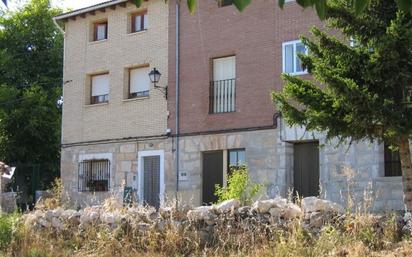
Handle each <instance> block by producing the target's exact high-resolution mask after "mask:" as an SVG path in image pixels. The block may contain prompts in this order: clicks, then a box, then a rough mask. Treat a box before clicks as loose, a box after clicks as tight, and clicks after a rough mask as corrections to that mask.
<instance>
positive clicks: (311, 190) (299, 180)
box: [293, 142, 319, 197]
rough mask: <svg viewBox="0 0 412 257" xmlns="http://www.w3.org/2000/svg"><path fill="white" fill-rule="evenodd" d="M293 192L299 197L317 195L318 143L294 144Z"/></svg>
mask: <svg viewBox="0 0 412 257" xmlns="http://www.w3.org/2000/svg"><path fill="white" fill-rule="evenodd" d="M293 157H294V161H293V167H294V176H293V179H294V190H295V193H298V194H299V196H303V197H307V196H318V195H319V142H305V143H296V144H294V154H293Z"/></svg>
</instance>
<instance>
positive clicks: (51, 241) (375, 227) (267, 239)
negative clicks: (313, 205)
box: [1, 214, 412, 257]
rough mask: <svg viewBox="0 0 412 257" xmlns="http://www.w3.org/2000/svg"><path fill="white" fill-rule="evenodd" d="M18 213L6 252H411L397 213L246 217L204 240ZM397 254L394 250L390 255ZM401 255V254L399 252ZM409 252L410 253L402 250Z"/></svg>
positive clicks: (181, 231)
mask: <svg viewBox="0 0 412 257" xmlns="http://www.w3.org/2000/svg"><path fill="white" fill-rule="evenodd" d="M16 217H18V216H16V215H11V216H2V219H1V229H2V231H1V233H2V234H1V240H2V241H1V244H2V247H3V248H2V251H3V253H4V254H5V255H6V256H30V257H37V256H38V257H40V256H50V257H51V256H53V257H55V256H56V257H59V256H103V257H105V256H108V257H109V256H274V257H275V256H276V257H277V256H305V257H308V256H391V254H392V253H393V252H398V253H399V255H402V254H404V253H407V254H410V253H412V246H411V245H412V241H409V240H406V239H402V238H401V236H400V233H399V228H398V225H397V223H396V219H395V216H394V215H386V216H385V217H384V218H379V219H377V218H376V216H372V215H368V214H362V215H360V214H359V215H347V216H346V217H344V218H342V219H341V220H338V221H334V222H333V223H331V224H327V225H325V226H324V227H323V228H322V229H321V230H320V231H319V232H316V233H315V232H310V231H309V230H306V229H304V228H303V227H302V224H301V221H300V220H295V221H293V222H291V223H288V224H285V225H284V226H275V227H271V226H267V227H265V226H261V225H256V226H251V225H250V222H251V221H249V223H248V224H245V223H244V222H246V221H241V222H239V221H234V220H232V221H225V222H221V223H219V224H217V225H216V226H215V229H214V231H213V232H212V233H211V234H210V235H209V237H210V238H209V239H210V240H209V243H207V244H206V245H204V244H202V240H201V238H202V237H203V236H204V234H202V233H203V232H202V231H198V230H196V229H195V227H193V226H192V227H191V226H179V227H175V226H173V225H168V226H167V227H165V229H164V230H163V231H161V232H159V230H155V229H149V230H147V231H145V232H142V231H139V230H138V229H136V228H133V227H130V226H126V225H124V226H121V227H118V228H117V229H115V230H111V229H109V228H108V227H107V226H103V225H96V226H89V227H87V228H80V229H77V230H73V229H69V228H67V229H64V230H63V231H60V232H59V233H56V232H55V230H52V229H43V230H41V231H35V230H33V229H31V228H28V227H26V226H25V225H24V224H23V223H19V225H18V226H17V227H16V231H15V232H14V233H13V232H12V231H13V227H14V226H15V224H16V223H15V221H16ZM392 256H393V255H392ZM396 256H398V255H396ZM404 256H408V255H404Z"/></svg>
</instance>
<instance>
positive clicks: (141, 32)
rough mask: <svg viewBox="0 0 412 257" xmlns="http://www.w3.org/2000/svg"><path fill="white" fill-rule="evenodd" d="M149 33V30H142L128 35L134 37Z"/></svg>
mask: <svg viewBox="0 0 412 257" xmlns="http://www.w3.org/2000/svg"><path fill="white" fill-rule="evenodd" d="M147 31H148V29H145V30H140V31H136V32H129V33H127V35H128V36H134V35H139V34H144V33H146V32H147Z"/></svg>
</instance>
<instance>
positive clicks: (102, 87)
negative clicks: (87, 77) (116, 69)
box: [92, 74, 109, 96]
mask: <svg viewBox="0 0 412 257" xmlns="http://www.w3.org/2000/svg"><path fill="white" fill-rule="evenodd" d="M108 94H109V74H102V75H95V76H93V77H92V96H99V95H108Z"/></svg>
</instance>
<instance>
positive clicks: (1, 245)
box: [0, 213, 19, 251]
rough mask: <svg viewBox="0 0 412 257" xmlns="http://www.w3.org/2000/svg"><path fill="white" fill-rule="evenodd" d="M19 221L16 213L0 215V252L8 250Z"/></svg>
mask: <svg viewBox="0 0 412 257" xmlns="http://www.w3.org/2000/svg"><path fill="white" fill-rule="evenodd" d="M18 219H19V215H18V214H17V213H14V214H0V250H1V251H4V250H5V249H7V248H8V246H9V244H10V243H11V241H12V239H13V234H14V231H15V229H16V225H17V222H18Z"/></svg>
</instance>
